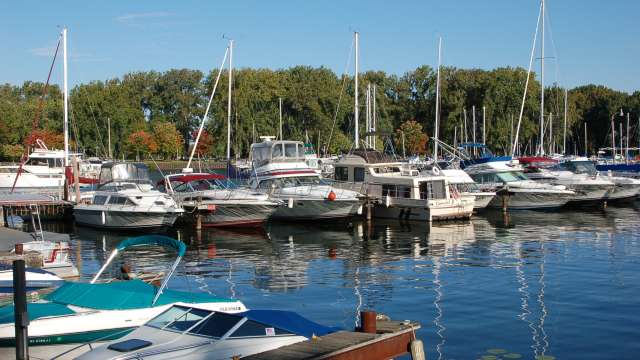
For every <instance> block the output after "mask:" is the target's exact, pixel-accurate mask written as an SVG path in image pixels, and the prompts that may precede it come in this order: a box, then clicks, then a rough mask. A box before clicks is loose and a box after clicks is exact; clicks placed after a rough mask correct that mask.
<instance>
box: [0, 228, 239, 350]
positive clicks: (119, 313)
mask: <svg viewBox="0 0 640 360" xmlns="http://www.w3.org/2000/svg"><path fill="white" fill-rule="evenodd" d="M141 246H154V247H161V248H165V249H169V250H174V251H175V252H176V253H177V258H176V259H175V261H174V262H173V263H172V265H171V268H170V269H169V271H168V273H167V275H166V276H165V278H164V280H163V281H162V283H161V284H160V286H154V285H151V284H148V283H145V282H143V281H141V280H140V279H131V280H109V281H107V282H101V281H100V276H101V275H102V274H103V273H104V272H105V270H106V269H107V267H108V266H109V265H110V264H111V263H112V262H113V260H114V259H115V257H116V256H117V255H118V254H119V253H121V252H123V251H125V250H126V249H129V248H132V247H141ZM185 252H186V245H185V244H184V243H183V242H181V241H179V240H176V239H172V238H169V237H166V236H159V235H146V236H139V237H134V238H128V239H126V240H124V241H122V242H120V243H119V244H118V246H117V247H116V248H115V249H114V250H113V252H112V253H111V255H110V256H109V258H108V259H107V261H106V262H105V264H104V265H103V266H102V267H101V268H100V270H99V271H98V273H97V274H96V275H95V276H94V278H93V279H92V280H91V282H90V283H83V282H65V283H64V284H63V285H62V286H60V287H59V288H57V289H56V290H54V291H53V292H52V293H50V294H47V295H45V296H44V298H43V299H41V300H37V301H32V302H29V303H28V304H27V307H28V310H29V321H30V323H29V345H30V346H35V347H34V348H32V351H33V349H36V350H37V349H38V348H40V349H39V350H40V351H42V352H45V353H46V354H48V355H49V356H52V354H54V352H55V349H56V348H57V346H59V345H61V344H83V343H87V342H95V341H108V340H112V339H117V338H120V337H122V336H124V335H126V334H127V333H129V332H131V331H132V330H134V329H135V328H137V327H139V326H141V325H143V324H144V323H146V322H147V321H149V320H150V319H152V318H154V317H156V316H157V315H159V314H161V313H163V312H164V311H165V310H167V309H169V308H171V307H172V306H173V305H174V304H177V305H182V306H191V305H194V306H197V307H198V308H201V309H206V310H210V311H224V312H230V313H234V312H244V311H247V309H246V307H245V306H244V304H243V303H242V302H240V301H238V300H235V299H227V298H219V297H215V296H213V295H210V294H206V293H195V292H182V291H175V290H169V289H167V288H166V286H167V283H168V281H169V280H170V278H171V276H172V274H173V273H174V272H175V270H176V268H177V266H178V264H179V263H180V260H181V259H182V257H183V256H184V254H185ZM14 346H15V329H14V306H13V304H10V305H5V306H2V307H0V347H14ZM88 350H89V348H85V349H84V351H88ZM32 355H33V352H32Z"/></svg>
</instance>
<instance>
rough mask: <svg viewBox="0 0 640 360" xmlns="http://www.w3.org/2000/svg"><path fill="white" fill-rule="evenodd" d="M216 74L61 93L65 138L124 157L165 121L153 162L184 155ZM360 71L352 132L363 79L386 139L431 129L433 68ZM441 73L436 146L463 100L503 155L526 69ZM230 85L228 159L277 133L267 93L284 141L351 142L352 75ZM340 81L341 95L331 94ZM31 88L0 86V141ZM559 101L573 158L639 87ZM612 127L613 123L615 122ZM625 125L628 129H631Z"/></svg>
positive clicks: (26, 122) (140, 79) (315, 74)
mask: <svg viewBox="0 0 640 360" xmlns="http://www.w3.org/2000/svg"><path fill="white" fill-rule="evenodd" d="M216 75H217V70H214V71H212V72H211V73H209V74H208V75H204V74H202V73H201V72H200V71H196V70H189V69H174V70H169V71H166V72H163V73H159V72H155V71H149V72H135V73H129V74H126V75H124V76H123V77H122V78H117V79H110V80H107V81H105V82H103V81H94V82H91V83H88V84H82V85H78V86H76V87H75V88H73V89H72V91H71V94H70V102H71V107H70V109H71V112H70V118H71V121H72V126H71V138H72V139H74V140H76V139H77V141H76V142H75V143H77V145H78V147H79V149H78V150H80V151H84V152H85V153H87V154H88V155H99V156H105V155H106V154H107V153H108V150H107V119H109V120H110V122H111V141H112V151H113V155H114V157H118V158H121V157H122V156H125V157H135V155H136V154H135V152H134V151H132V150H131V147H130V146H129V145H128V143H127V139H128V137H129V136H130V135H131V134H132V133H133V132H136V131H140V130H144V131H146V132H149V133H152V134H153V131H154V125H155V124H157V123H166V122H169V123H172V124H173V126H175V128H176V129H177V130H178V132H179V133H180V134H181V135H182V138H183V139H184V140H183V145H182V148H183V149H182V150H181V151H175V152H174V151H173V150H171V151H169V150H167V149H164V148H163V147H162V146H161V145H163V144H158V152H157V153H156V154H155V155H162V154H160V153H161V152H162V153H163V154H164V156H165V157H169V156H175V154H182V156H185V155H186V154H188V151H187V150H188V148H189V145H190V141H191V137H192V134H193V133H194V130H195V129H196V128H197V126H198V124H199V121H200V119H201V118H202V116H203V115H204V110H205V107H206V103H207V100H208V97H209V93H210V91H211V89H212V87H213V82H214V80H215V76H216ZM360 76H361V78H360V86H361V88H360V89H359V90H360V94H361V101H360V104H361V111H360V126H361V132H364V116H365V115H364V114H365V108H364V102H365V101H364V99H365V92H366V88H367V84H369V83H371V84H372V85H373V84H375V85H376V86H377V98H376V99H377V106H378V130H381V131H385V132H388V133H395V130H397V129H398V128H399V127H400V125H401V124H403V123H405V122H407V121H409V120H415V121H416V122H417V123H418V124H420V125H422V128H423V130H424V131H425V132H426V134H427V135H429V136H431V135H432V134H433V126H434V118H435V96H436V94H435V89H436V86H435V80H436V71H435V69H433V68H431V67H429V66H421V67H419V68H417V69H415V70H413V71H410V72H407V73H405V74H403V75H401V76H396V75H388V74H386V73H384V72H382V71H369V72H366V73H363V74H361V75H360ZM532 76H533V75H532ZM441 78H442V82H441V109H442V110H441V127H440V137H441V139H442V140H443V141H445V142H448V143H453V136H454V131H456V130H455V129H456V128H457V133H458V141H459V140H460V139H462V138H463V135H462V133H461V129H462V124H463V110H464V109H466V111H467V134H468V138H469V139H471V138H472V131H473V129H472V122H471V119H472V112H471V109H472V106H474V105H475V107H476V137H477V139H478V141H481V138H482V107H483V106H485V107H486V119H487V143H488V145H489V146H490V147H491V148H493V149H494V150H495V151H496V152H498V153H502V152H509V149H510V139H511V132H512V130H511V118H512V117H513V118H514V119H515V121H514V126H515V122H517V119H518V115H519V112H520V105H521V101H522V93H523V90H524V83H525V78H526V71H525V70H524V69H522V68H498V69H494V70H491V71H485V70H479V69H470V70H469V69H457V68H452V67H444V68H443V70H442V74H441ZM233 80H234V81H233V89H234V93H233V98H232V101H233V106H232V119H231V126H232V130H233V132H232V138H231V139H232V156H235V155H236V154H237V155H238V156H246V155H247V153H248V151H249V147H250V145H251V143H252V142H253V141H254V139H253V138H252V133H253V129H254V128H255V136H256V138H257V137H258V136H263V135H278V123H279V121H278V99H279V98H282V102H283V129H284V130H283V131H284V137H285V138H287V139H294V140H305V138H306V137H307V136H308V137H309V141H310V142H312V143H313V144H314V145H315V146H317V144H318V141H320V143H321V147H325V146H326V145H327V142H328V140H329V138H330V137H331V143H330V144H329V149H330V151H331V152H336V151H338V150H340V149H348V148H349V147H350V146H351V145H352V141H353V126H354V121H353V94H354V88H353V77H342V76H337V75H336V74H335V73H334V72H332V71H331V70H329V69H326V68H312V67H308V66H296V67H292V68H289V69H281V70H269V69H238V70H235V71H234V79H233ZM343 84H344V92H343V94H342V97H340V94H341V89H342V86H343ZM227 87H228V77H227V74H226V72H225V73H223V75H222V77H221V79H220V83H219V85H218V89H217V93H216V96H215V98H214V101H213V104H212V108H211V112H210V114H209V122H208V124H207V131H208V133H209V134H210V136H211V137H212V140H213V141H212V142H213V149H212V150H211V151H212V153H213V154H215V155H216V156H219V157H222V156H224V154H225V152H226V150H225V149H226V132H227ZM42 90H43V84H42V83H35V82H25V83H24V84H22V85H21V86H12V85H8V84H6V85H1V86H0V125H1V126H0V144H2V145H16V144H22V143H23V142H24V140H25V138H26V137H27V136H28V135H29V133H30V132H31V124H32V122H33V118H34V116H35V113H36V109H37V104H38V98H39V97H40V95H41V94H42ZM539 94H540V85H539V83H538V82H536V81H535V80H533V79H532V80H531V81H530V82H529V89H528V95H527V100H526V103H525V107H524V112H523V123H522V126H521V131H520V142H521V144H522V145H523V149H524V148H525V146H528V144H529V142H531V143H532V144H535V143H536V142H537V136H538V131H539V130H538V121H539V117H540V114H539V112H540V109H539V107H540V102H539ZM563 96H564V89H562V88H559V87H556V86H551V87H549V88H548V89H546V96H545V111H546V112H547V113H549V112H552V113H553V114H554V122H553V128H554V131H553V132H554V139H553V140H554V142H555V144H556V145H557V148H558V149H559V150H561V147H562V126H563V125H562V119H563V118H562V115H563V111H564V98H563ZM339 99H340V100H339ZM339 101H340V106H339V107H338V102H339ZM568 103H569V106H568V125H567V128H568V135H567V137H568V144H567V151H568V152H573V149H574V147H575V148H577V149H578V150H579V151H580V152H582V151H583V149H584V123H585V122H586V123H587V125H588V128H589V148H590V151H591V153H593V151H595V150H596V149H597V148H598V147H600V146H607V145H608V144H609V142H610V139H609V138H607V133H608V131H609V129H610V122H609V121H610V118H611V115H612V114H613V113H614V112H616V111H617V110H619V109H620V108H621V107H622V108H624V110H625V112H627V111H630V112H631V114H632V120H631V124H632V126H634V125H635V124H636V123H637V121H638V114H639V113H640V91H638V92H635V93H633V94H627V93H623V92H619V91H615V90H612V89H609V88H606V87H603V86H595V85H587V86H581V87H577V88H574V89H571V90H569V101H568ZM621 120H622V119H619V118H618V119H616V121H617V122H618V123H619V122H620V121H621ZM334 122H335V125H334ZM236 124H237V125H236ZM616 126H617V125H616ZM39 127H40V128H43V129H47V130H51V131H54V132H61V131H62V95H61V91H60V88H59V87H57V86H51V87H50V89H49V94H48V96H47V101H46V104H45V107H44V111H43V114H42V117H41V120H40V125H39ZM332 128H333V131H332ZM632 130H633V131H635V127H634V128H633V129H632ZM633 131H632V132H633ZM636 132H637V131H636ZM636 132H633V134H635V133H636ZM636 138H637V136H635V135H632V136H631V139H632V141H631V144H633V145H637V140H636ZM547 141H548V140H547ZM574 144H575V145H574ZM7 149H9V147H7ZM12 149H13V148H12ZM161 149H164V150H162V151H161ZM14 150H15V149H14ZM7 152H8V153H9V151H8V150H7ZM14 152H15V151H14ZM0 156H2V155H1V154H0ZM4 158H5V159H8V158H15V154H12V155H11V156H9V154H7V155H6V156H4Z"/></svg>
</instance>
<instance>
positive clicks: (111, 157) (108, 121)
mask: <svg viewBox="0 0 640 360" xmlns="http://www.w3.org/2000/svg"><path fill="white" fill-rule="evenodd" d="M107 137H108V138H109V159H113V155H112V154H111V118H110V117H107Z"/></svg>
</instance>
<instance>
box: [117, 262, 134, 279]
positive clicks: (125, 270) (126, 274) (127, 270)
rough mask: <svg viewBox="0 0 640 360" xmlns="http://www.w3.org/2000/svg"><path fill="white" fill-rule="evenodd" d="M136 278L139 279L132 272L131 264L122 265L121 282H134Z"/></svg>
mask: <svg viewBox="0 0 640 360" xmlns="http://www.w3.org/2000/svg"><path fill="white" fill-rule="evenodd" d="M135 278H137V276H136V274H135V273H134V272H133V271H131V266H129V264H122V266H120V277H119V279H120V280H133V279H135Z"/></svg>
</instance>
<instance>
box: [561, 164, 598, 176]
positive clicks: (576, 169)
mask: <svg viewBox="0 0 640 360" xmlns="http://www.w3.org/2000/svg"><path fill="white" fill-rule="evenodd" d="M559 166H560V168H561V169H563V170H569V171H571V172H572V173H575V174H589V175H596V174H597V173H598V170H596V166H595V165H594V164H593V163H592V162H591V161H567V162H564V163H561V164H559Z"/></svg>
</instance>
